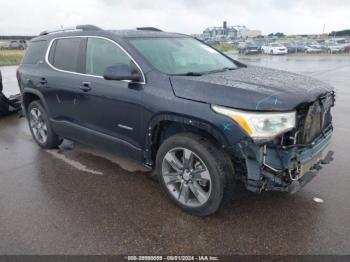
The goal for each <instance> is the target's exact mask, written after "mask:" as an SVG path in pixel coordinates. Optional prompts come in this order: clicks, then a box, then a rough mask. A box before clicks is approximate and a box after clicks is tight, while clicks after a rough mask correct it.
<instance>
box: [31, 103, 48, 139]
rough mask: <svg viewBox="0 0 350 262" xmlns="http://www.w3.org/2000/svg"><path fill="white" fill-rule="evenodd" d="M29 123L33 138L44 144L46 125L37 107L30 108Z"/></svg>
mask: <svg viewBox="0 0 350 262" xmlns="http://www.w3.org/2000/svg"><path fill="white" fill-rule="evenodd" d="M29 124H30V128H31V130H32V131H33V134H34V137H35V139H36V140H37V141H38V142H39V143H41V144H45V143H46V141H47V125H46V123H45V120H44V118H43V114H42V112H41V111H40V110H39V109H38V108H32V109H31V110H30V112H29Z"/></svg>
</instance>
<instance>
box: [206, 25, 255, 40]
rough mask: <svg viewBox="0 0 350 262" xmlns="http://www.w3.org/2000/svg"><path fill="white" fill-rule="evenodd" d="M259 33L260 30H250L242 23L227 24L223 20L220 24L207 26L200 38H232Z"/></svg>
mask: <svg viewBox="0 0 350 262" xmlns="http://www.w3.org/2000/svg"><path fill="white" fill-rule="evenodd" d="M258 35H261V31H260V30H250V29H248V28H247V27H246V26H244V25H234V26H227V22H226V21H224V22H223V24H222V26H219V27H208V28H206V29H205V30H204V31H203V34H202V36H201V38H202V39H234V38H247V37H256V36H258Z"/></svg>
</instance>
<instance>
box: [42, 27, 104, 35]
mask: <svg viewBox="0 0 350 262" xmlns="http://www.w3.org/2000/svg"><path fill="white" fill-rule="evenodd" d="M74 30H82V31H98V30H102V29H101V28H99V27H97V26H94V25H77V26H76V27H67V28H59V29H54V30H45V31H43V32H41V33H40V34H39V35H49V34H53V33H59V32H66V31H74Z"/></svg>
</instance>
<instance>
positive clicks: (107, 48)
mask: <svg viewBox="0 0 350 262" xmlns="http://www.w3.org/2000/svg"><path fill="white" fill-rule="evenodd" d="M116 64H126V65H128V66H133V62H132V60H131V59H130V58H129V56H128V55H127V54H126V53H125V52H124V51H123V50H122V49H121V48H120V47H119V46H117V45H115V44H114V43H112V42H111V41H108V40H105V39H101V38H89V39H88V42H87V48H86V68H85V70H86V74H89V75H96V76H102V75H103V72H104V71H105V69H106V68H107V67H108V66H112V65H116Z"/></svg>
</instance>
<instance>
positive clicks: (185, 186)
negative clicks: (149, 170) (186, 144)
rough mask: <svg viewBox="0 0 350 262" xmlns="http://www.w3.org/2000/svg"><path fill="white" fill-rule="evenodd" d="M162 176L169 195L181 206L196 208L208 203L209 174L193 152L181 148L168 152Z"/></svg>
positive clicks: (209, 191)
mask: <svg viewBox="0 0 350 262" xmlns="http://www.w3.org/2000/svg"><path fill="white" fill-rule="evenodd" d="M162 176H163V179H164V183H165V185H166V187H167V189H168V190H169V192H170V193H171V195H172V196H173V197H174V198H175V199H176V200H177V201H179V202H180V203H181V204H182V205H185V206H188V207H198V206H202V205H203V204H205V203H206V202H207V201H208V199H209V196H210V193H211V188H212V183H211V177H210V173H209V170H208V168H207V167H206V165H205V163H204V161H203V160H202V159H201V158H200V157H199V156H198V155H197V154H195V153H194V152H193V151H191V150H189V149H186V148H182V147H181V148H174V149H171V150H170V151H168V152H167V153H166V154H165V156H164V159H163V162H162Z"/></svg>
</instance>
